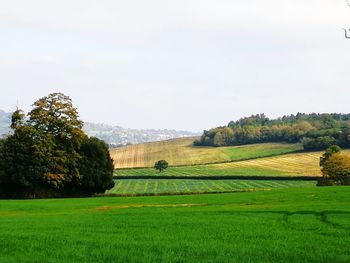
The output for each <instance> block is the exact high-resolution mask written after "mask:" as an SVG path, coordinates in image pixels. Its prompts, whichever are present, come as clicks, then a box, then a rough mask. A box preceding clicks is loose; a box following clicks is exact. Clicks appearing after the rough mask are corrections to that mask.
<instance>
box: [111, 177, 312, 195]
mask: <svg viewBox="0 0 350 263" xmlns="http://www.w3.org/2000/svg"><path fill="white" fill-rule="evenodd" d="M315 185H316V182H313V181H272V180H261V181H260V180H259V181H258V180H255V181H254V180H188V179H173V180H171V179H170V180H168V179H161V180H154V179H136V180H135V179H127V180H117V181H116V185H115V187H114V188H113V189H111V190H109V191H108V192H107V193H106V194H107V195H108V194H117V195H141V194H176V193H181V194H183V193H220V192H235V191H258V190H271V189H275V188H289V187H307V186H315Z"/></svg>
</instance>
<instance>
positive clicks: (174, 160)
mask: <svg viewBox="0 0 350 263" xmlns="http://www.w3.org/2000/svg"><path fill="white" fill-rule="evenodd" d="M196 138H197V137H190V138H178V139H173V140H167V141H159V142H153V143H144V144H137V145H129V146H125V147H120V148H115V149H112V150H111V156H112V158H113V159H114V166H115V168H117V169H120V168H141V167H153V165H154V163H155V162H156V161H158V160H161V159H164V160H167V161H168V163H169V165H170V166H184V165H197V164H212V163H222V162H230V161H237V160H246V159H252V158H257V157H266V156H273V155H280V154H283V153H290V152H295V151H298V150H300V149H301V146H300V145H298V144H286V143H264V144H251V145H244V146H230V147H195V146H193V141H194V140H195V139H196Z"/></svg>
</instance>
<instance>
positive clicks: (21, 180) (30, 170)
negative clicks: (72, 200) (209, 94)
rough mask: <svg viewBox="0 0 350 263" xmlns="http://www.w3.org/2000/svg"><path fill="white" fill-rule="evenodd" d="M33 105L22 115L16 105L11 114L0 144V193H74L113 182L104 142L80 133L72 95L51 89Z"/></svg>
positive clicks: (102, 188)
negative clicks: (27, 112)
mask: <svg viewBox="0 0 350 263" xmlns="http://www.w3.org/2000/svg"><path fill="white" fill-rule="evenodd" d="M33 107H34V108H33V110H32V111H31V112H30V113H29V114H28V116H27V118H25V115H24V113H23V112H22V111H21V110H16V111H15V112H14V113H13V114H12V123H11V128H12V129H13V134H12V135H11V136H9V137H8V138H6V139H5V140H3V141H1V143H0V195H3V196H4V195H5V196H18V197H20V196H25V197H33V196H57V195H59V196H62V195H72V194H74V195H78V194H79V193H84V194H86V193H89V194H91V193H94V192H103V191H105V190H106V189H109V188H110V187H112V186H113V180H112V174H113V164H112V161H111V158H110V156H109V152H108V147H107V146H106V145H105V144H104V143H103V142H101V141H99V140H97V139H89V138H88V137H87V136H86V135H85V134H84V132H83V131H82V126H83V122H82V121H81V120H79V116H78V112H77V109H76V108H74V107H73V104H72V101H71V99H70V98H69V97H67V96H65V95H64V94H62V93H53V94H50V95H48V96H47V97H44V98H41V99H39V100H38V101H36V102H35V103H34V104H33ZM91 182H93V185H92V184H91Z"/></svg>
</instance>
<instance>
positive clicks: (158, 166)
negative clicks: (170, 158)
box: [154, 160, 169, 172]
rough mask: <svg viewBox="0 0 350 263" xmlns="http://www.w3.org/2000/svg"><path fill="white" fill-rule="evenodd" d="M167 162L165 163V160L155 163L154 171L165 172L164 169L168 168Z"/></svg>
mask: <svg viewBox="0 0 350 263" xmlns="http://www.w3.org/2000/svg"><path fill="white" fill-rule="evenodd" d="M168 165H169V164H168V162H167V161H165V160H160V161H157V162H156V163H155V164H154V168H155V169H156V170H158V171H159V172H162V171H163V170H165V169H166V168H168Z"/></svg>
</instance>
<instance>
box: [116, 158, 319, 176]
mask: <svg viewBox="0 0 350 263" xmlns="http://www.w3.org/2000/svg"><path fill="white" fill-rule="evenodd" d="M321 155H322V152H311V153H293V154H285V155H280V156H274V157H266V158H259V159H254V160H246V161H239V162H229V163H220V164H210V165H195V166H183V167H169V168H168V169H167V170H166V171H163V172H162V173H159V172H158V171H156V170H155V169H153V168H143V169H116V170H115V175H116V176H155V175H163V176H167V175H168V176H210V175H221V176H223V175H246V176H321V171H320V167H319V160H320V156H321Z"/></svg>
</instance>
